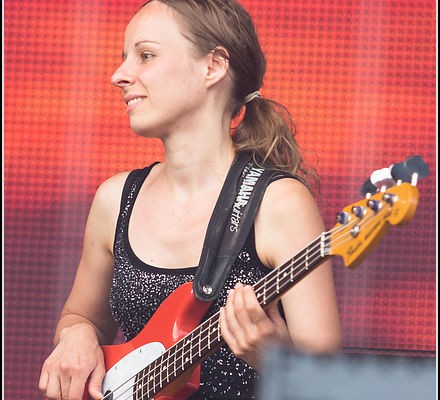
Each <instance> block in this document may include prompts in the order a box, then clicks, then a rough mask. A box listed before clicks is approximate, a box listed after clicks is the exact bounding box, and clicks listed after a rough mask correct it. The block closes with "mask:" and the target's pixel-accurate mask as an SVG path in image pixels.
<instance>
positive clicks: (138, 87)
mask: <svg viewBox="0 0 440 400" xmlns="http://www.w3.org/2000/svg"><path fill="white" fill-rule="evenodd" d="M206 71H207V57H196V52H195V49H194V47H193V45H192V44H191V43H190V42H189V41H188V40H187V39H186V38H184V37H183V36H182V34H181V32H180V27H179V25H178V23H177V21H176V19H175V17H174V15H173V13H172V10H171V9H170V8H168V7H167V6H166V5H164V4H162V3H160V2H157V1H153V2H151V3H148V4H147V5H146V6H144V7H143V8H142V9H141V10H140V11H139V12H138V13H137V14H136V15H135V16H134V17H133V18H132V20H131V21H130V23H129V24H128V26H127V29H126V32H125V41H124V52H123V62H122V64H121V65H120V67H119V68H118V69H117V70H116V71H115V73H114V74H113V76H112V82H113V83H114V84H115V85H116V86H118V87H120V88H121V89H122V91H123V95H124V101H125V103H126V104H127V114H128V116H129V118H130V126H131V128H132V129H133V130H134V131H135V132H136V133H137V134H139V135H142V136H148V137H165V136H166V135H169V134H172V133H173V132H174V131H177V130H182V129H191V126H192V125H193V124H194V123H195V122H196V120H197V111H198V110H199V109H200V108H201V107H203V104H204V99H205V95H206V91H207V89H206V87H205V79H204V78H205V76H206Z"/></svg>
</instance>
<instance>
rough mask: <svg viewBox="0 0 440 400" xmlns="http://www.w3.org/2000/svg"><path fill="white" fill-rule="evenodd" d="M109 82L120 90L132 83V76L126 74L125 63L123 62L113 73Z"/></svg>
mask: <svg viewBox="0 0 440 400" xmlns="http://www.w3.org/2000/svg"><path fill="white" fill-rule="evenodd" d="M111 81H112V83H113V84H114V85H115V86H117V87H120V88H123V87H126V86H129V85H131V84H132V83H133V81H134V79H133V77H132V75H131V74H129V73H128V72H127V69H126V64H125V62H123V63H122V64H121V65H120V66H119V68H118V69H117V70H116V71H115V72H114V73H113V75H112V78H111Z"/></svg>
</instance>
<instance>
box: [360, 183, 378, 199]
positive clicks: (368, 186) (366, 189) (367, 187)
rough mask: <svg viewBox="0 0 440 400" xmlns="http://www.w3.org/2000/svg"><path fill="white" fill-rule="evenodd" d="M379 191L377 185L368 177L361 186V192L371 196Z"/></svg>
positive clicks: (363, 194)
mask: <svg viewBox="0 0 440 400" xmlns="http://www.w3.org/2000/svg"><path fill="white" fill-rule="evenodd" d="M376 192H377V187H376V186H374V185H373V183H372V182H371V179H370V178H368V179H367V180H366V181H365V182H364V184H363V185H362V187H361V194H362V196H365V197H367V198H369V197H370V196H371V195H373V194H374V193H376Z"/></svg>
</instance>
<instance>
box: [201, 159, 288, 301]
mask: <svg viewBox="0 0 440 400" xmlns="http://www.w3.org/2000/svg"><path fill="white" fill-rule="evenodd" d="M277 174H278V175H279V174H280V171H276V170H269V169H264V168H260V167H258V166H256V165H255V164H254V163H253V162H252V161H251V156H250V155H249V154H247V153H239V154H238V155H237V157H236V159H235V160H234V162H233V164H232V166H231V168H230V170H229V172H228V175H227V177H226V180H225V183H224V185H223V188H222V190H221V192H220V196H219V198H218V200H217V203H216V205H215V208H214V212H213V214H212V216H211V219H210V221H209V224H208V229H207V233H206V236H205V241H204V244H203V249H202V254H201V257H200V262H199V266H198V268H197V271H196V274H195V277H194V281H193V292H194V295H195V296H196V297H197V298H198V299H199V300H202V301H213V300H214V299H215V298H216V297H217V296H218V295H219V293H220V291H221V289H222V288H223V285H224V283H225V280H226V277H227V275H228V272H229V270H230V268H231V266H232V263H233V262H234V260H235V258H236V257H237V255H238V253H239V251H240V249H241V248H242V247H243V244H244V242H245V240H246V238H247V237H248V235H249V232H250V229H251V227H252V225H253V223H254V218H255V215H256V214H257V211H258V208H259V205H260V203H261V199H262V198H263V194H264V192H265V190H266V187H267V185H268V184H269V182H270V181H271V180H272V179H273V178H274V176H276V175H277ZM282 175H283V176H285V175H286V174H282ZM280 177H281V176H280Z"/></svg>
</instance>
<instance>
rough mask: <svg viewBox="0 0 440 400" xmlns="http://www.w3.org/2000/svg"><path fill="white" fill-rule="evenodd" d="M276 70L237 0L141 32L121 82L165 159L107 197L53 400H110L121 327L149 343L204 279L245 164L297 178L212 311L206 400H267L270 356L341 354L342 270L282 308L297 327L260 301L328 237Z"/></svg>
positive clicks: (53, 367) (321, 276) (178, 5)
mask: <svg viewBox="0 0 440 400" xmlns="http://www.w3.org/2000/svg"><path fill="white" fill-rule="evenodd" d="M265 68H266V65H265V59H264V56H263V54H262V52H261V48H260V45H259V43H258V38H257V36H256V33H255V30H254V27H253V24H252V21H251V19H250V17H249V15H248V14H247V13H246V11H245V10H244V9H243V8H242V7H241V6H240V5H239V4H237V3H236V1H235V0H228V1H224V0H153V1H150V2H148V3H147V4H145V5H144V6H143V7H142V8H141V9H140V10H139V11H138V12H137V13H136V14H135V15H134V17H133V18H132V20H131V21H130V22H129V24H128V26H127V29H126V32H125V41H124V51H123V62H122V64H121V66H120V67H119V68H118V69H117V71H116V72H115V73H114V75H113V77H112V82H113V83H114V84H115V85H116V86H117V87H118V88H120V89H121V90H122V94H123V98H124V101H125V103H126V104H127V114H128V116H129V120H130V126H131V128H132V129H133V130H134V131H135V132H136V133H137V134H139V135H141V136H144V137H147V138H159V139H161V140H162V142H163V145H164V148H165V161H164V162H162V163H157V164H155V165H153V166H152V167H151V168H150V169H148V171H147V173H146V176H144V178H143V179H144V180H143V179H140V180H139V179H138V180H137V181H135V183H130V184H129V183H128V182H127V177H128V173H121V174H119V175H116V176H114V177H112V178H110V179H109V180H107V181H106V182H104V183H103V184H102V185H101V187H100V188H99V189H98V191H97V193H96V195H95V198H94V201H93V204H92V207H91V210H90V214H89V217H88V221H87V226H86V231H85V237H84V247H83V253H82V257H81V261H80V264H79V266H78V271H77V275H76V278H75V282H74V285H73V288H72V291H71V293H70V296H69V298H68V299H67V301H66V304H65V306H64V308H63V311H62V315H61V318H60V321H59V323H58V326H57V329H56V334H55V340H54V342H55V345H56V347H55V349H54V350H53V352H52V354H51V355H50V356H49V357H48V359H47V360H46V361H45V363H44V365H43V368H42V372H41V377H40V383H39V386H40V389H41V390H42V391H43V392H44V393H45V394H46V396H47V397H48V398H50V399H60V398H62V399H80V398H81V397H82V394H83V391H84V385H85V382H86V380H87V378H88V377H89V378H90V379H89V381H88V383H87V389H88V391H89V393H90V396H91V397H92V398H93V399H99V398H101V397H102V393H101V383H102V379H103V376H104V374H105V369H104V363H103V354H102V350H101V348H100V345H102V344H109V343H112V341H113V340H114V338H115V335H116V332H117V329H118V326H119V327H120V328H121V329H122V332H123V333H124V336H125V338H126V339H127V340H129V339H132V338H133V337H135V336H136V334H137V333H138V332H139V331H140V330H141V329H142V327H143V326H144V325H145V324H146V323H147V322H148V320H149V318H150V317H151V315H152V314H153V313H154V311H155V310H156V308H157V307H158V306H159V305H160V303H161V302H162V301H163V300H164V299H165V298H166V297H167V296H168V295H169V294H170V293H171V292H172V291H173V290H174V289H175V288H177V287H178V286H180V285H182V284H183V283H184V282H188V281H191V280H192V279H193V278H194V274H195V270H196V267H195V266H197V265H198V263H199V259H200V254H201V251H202V245H203V241H204V238H205V233H206V230H207V226H208V222H209V220H210V217H211V214H212V212H213V209H214V205H215V203H216V200H217V198H218V196H219V193H220V190H221V188H222V185H223V183H224V180H225V177H226V175H227V173H228V171H229V168H230V166H231V164H232V162H233V160H234V158H235V156H236V154H237V153H239V152H250V153H251V154H252V156H253V158H254V159H255V160H259V161H260V162H261V163H263V164H264V166H265V167H267V168H274V169H278V170H281V171H286V172H291V173H292V174H293V175H294V176H295V177H296V178H297V179H291V178H286V179H279V180H276V181H274V182H272V183H271V184H269V185H268V187H267V189H266V192H265V194H264V197H263V200H262V203H261V206H260V209H259V211H258V214H257V216H256V218H255V221H254V227H253V229H252V231H251V233H250V234H249V237H248V239H247V241H246V243H245V245H244V247H243V249H242V251H241V253H240V255H239V256H238V257H237V260H236V261H235V262H234V265H233V266H232V268H231V271H230V273H229V276H228V278H227V280H226V283H225V287H224V289H223V291H222V292H221V293H220V295H219V297H218V299H217V300H216V302H215V304H214V305H213V306H212V307H211V309H210V313H211V314H212V313H214V312H217V311H219V310H220V326H221V334H222V336H223V338H224V340H225V341H226V343H227V345H228V346H225V347H222V348H221V349H220V350H218V351H217V352H215V353H214V354H213V355H212V356H211V357H210V358H208V359H207V360H206V361H204V362H203V365H202V368H201V384H200V388H199V390H198V391H197V392H196V394H195V395H194V396H193V397H192V398H214V399H215V398H218V399H221V398H254V395H255V394H254V384H255V379H256V377H257V372H256V371H258V369H259V368H260V366H261V356H262V355H263V354H264V351H265V349H267V348H268V346H270V345H271V344H273V342H276V343H283V344H286V343H290V344H293V345H294V346H295V347H296V348H298V349H300V350H305V351H311V352H319V353H321V352H329V351H333V350H336V349H337V348H338V347H339V346H340V340H341V339H340V326H339V316H338V310H337V304H336V296H335V290H334V284H333V278H332V270H331V265H330V264H329V263H328V262H327V263H325V264H323V265H322V266H320V267H319V268H318V269H317V270H315V271H313V272H312V273H311V274H309V275H308V276H307V277H306V278H305V279H303V280H302V281H301V282H300V283H298V284H297V285H296V286H295V287H294V288H293V289H291V290H290V291H288V292H287V293H286V294H285V295H284V296H283V297H282V300H281V301H282V306H283V311H284V316H283V317H282V316H281V315H280V312H279V309H278V307H277V306H276V304H273V305H271V306H270V307H269V308H267V309H265V310H263V309H262V308H261V307H260V305H259V303H258V301H257V299H256V296H255V293H254V291H253V289H252V285H253V284H255V282H257V281H258V280H259V279H260V278H261V277H263V276H264V275H265V274H267V273H268V272H269V271H270V270H271V269H273V268H276V267H278V266H279V265H281V264H283V263H284V262H285V261H286V260H288V259H290V258H291V257H292V255H294V254H295V253H296V252H297V251H299V250H300V249H301V248H303V247H304V245H306V244H308V243H309V242H310V241H311V240H313V239H314V238H315V237H317V236H318V235H319V234H320V233H321V232H322V231H323V225H322V221H321V217H320V215H319V211H318V209H317V206H316V203H315V201H314V199H313V197H312V195H311V193H310V191H309V190H308V188H307V187H306V185H305V184H304V183H307V171H306V170H305V169H304V168H303V167H302V160H301V157H300V154H299V152H298V148H297V144H296V142H295V140H294V138H293V134H292V132H291V130H290V129H289V127H288V125H287V124H286V123H285V121H284V119H283V117H282V115H281V114H280V113H278V112H277V111H276V108H277V107H276V105H275V103H273V102H271V101H269V100H267V99H264V98H263V97H261V94H260V93H259V92H258V90H259V88H260V87H261V85H262V82H263V76H264V73H265ZM243 109H244V115H242V118H241V122H240V124H239V125H238V126H237V128H236V129H234V132H233V134H232V135H231V122H232V120H233V118H234V117H236V116H238V115H239V114H240V112H241V111H242V110H243ZM121 198H122V201H121ZM90 282H93V288H92V290H91V289H90ZM226 298H227V300H226ZM225 302H226V303H225Z"/></svg>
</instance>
